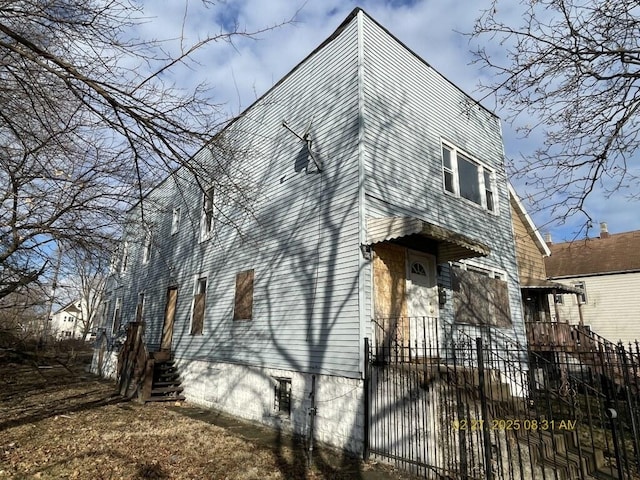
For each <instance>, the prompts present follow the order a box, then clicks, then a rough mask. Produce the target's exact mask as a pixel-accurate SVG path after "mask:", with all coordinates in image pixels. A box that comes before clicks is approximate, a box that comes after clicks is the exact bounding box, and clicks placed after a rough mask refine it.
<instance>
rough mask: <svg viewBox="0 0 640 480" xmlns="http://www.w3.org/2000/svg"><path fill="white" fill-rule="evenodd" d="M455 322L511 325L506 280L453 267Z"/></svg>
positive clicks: (495, 325) (496, 325)
mask: <svg viewBox="0 0 640 480" xmlns="http://www.w3.org/2000/svg"><path fill="white" fill-rule="evenodd" d="M451 281H452V288H453V308H454V312H455V313H454V315H455V321H456V323H468V324H472V325H488V326H494V327H509V326H511V310H510V308H509V292H508V289H507V282H505V281H504V280H501V279H499V278H493V277H492V276H491V275H489V274H485V273H480V272H473V271H467V270H462V269H459V268H453V269H451Z"/></svg>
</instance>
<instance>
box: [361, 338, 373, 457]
mask: <svg viewBox="0 0 640 480" xmlns="http://www.w3.org/2000/svg"><path fill="white" fill-rule="evenodd" d="M370 351H371V345H369V338H368V337H365V338H364V448H363V449H362V456H363V458H364V459H365V460H369V453H370V451H369V448H370V436H371V434H370V425H369V422H370V420H371V403H370V402H371V393H370V388H369V386H370V383H371V365H370V364H369V361H370V358H369V356H370V354H371V353H370Z"/></svg>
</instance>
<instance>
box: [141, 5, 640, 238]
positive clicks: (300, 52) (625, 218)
mask: <svg viewBox="0 0 640 480" xmlns="http://www.w3.org/2000/svg"><path fill="white" fill-rule="evenodd" d="M470 4H471V3H470V2H442V1H437V0H424V1H413V0H405V1H401V0H361V1H357V2H356V1H344V0H307V1H304V0H293V1H292V0H223V1H219V2H217V3H216V4H215V5H213V6H211V7H210V8H204V7H203V4H202V2H200V1H198V0H189V1H188V2H187V1H171V2H156V1H151V0H146V2H145V16H148V17H150V21H149V22H148V23H146V24H145V25H144V27H143V29H144V33H145V34H151V35H152V36H154V37H156V38H179V37H180V35H181V33H182V28H183V18H184V27H185V28H184V34H185V35H186V37H187V39H188V40H189V41H191V42H194V41H196V40H197V39H200V38H204V37H205V36H206V35H208V34H209V35H210V34H215V33H219V32H221V31H224V30H225V29H228V28H231V27H233V26H234V25H236V24H237V25H238V27H239V28H240V29H246V30H248V31H255V30H259V29H262V28H264V27H267V26H271V25H276V24H280V23H282V22H283V21H286V20H288V19H290V18H292V17H293V16H294V15H296V14H297V15H296V22H295V23H293V24H286V25H284V26H282V27H280V28H276V29H274V30H270V31H267V32H264V33H262V34H260V35H259V36H258V37H259V38H258V39H249V38H241V37H240V38H237V39H235V40H234V42H233V45H229V44H227V43H218V44H214V45H211V46H209V47H207V48H206V49H205V50H203V51H202V52H200V53H199V54H198V55H197V56H196V59H197V61H198V62H199V65H191V69H187V68H185V69H182V70H179V71H177V72H175V73H174V74H173V76H172V79H173V80H174V81H175V82H176V84H177V85H179V86H185V87H189V86H193V85H195V84H197V83H199V82H201V81H206V82H207V83H208V84H209V85H211V86H213V87H214V88H215V96H216V97H215V98H216V101H217V102H219V103H224V104H225V105H226V109H227V111H228V112H230V114H231V115H234V114H237V113H239V112H240V111H241V110H242V109H244V108H246V107H247V106H248V105H250V104H251V103H252V102H253V101H254V100H255V99H256V98H257V97H259V96H260V95H262V94H263V93H264V92H265V91H266V90H268V89H269V88H270V87H271V86H272V85H273V84H274V83H276V82H277V81H278V80H279V79H280V78H281V77H282V76H284V75H285V74H286V73H287V72H288V71H289V70H291V69H292V68H293V67H294V66H295V65H297V64H298V63H299V62H300V61H301V60H302V59H304V58H305V57H306V56H307V55H308V54H309V53H310V52H311V51H312V50H313V49H315V48H316V47H317V46H318V45H319V44H320V43H321V42H322V41H324V40H325V39H326V38H327V37H328V36H329V35H330V34H331V33H332V32H333V31H334V30H335V29H336V28H337V27H338V26H339V25H340V23H341V22H342V21H343V20H344V18H345V17H346V16H347V15H348V14H349V12H350V11H351V10H352V9H353V8H354V7H356V6H360V7H362V8H363V9H364V10H365V11H367V13H369V14H370V15H371V16H372V17H373V18H375V19H376V20H377V21H378V22H379V23H380V24H382V25H383V26H384V27H385V28H387V29H388V30H389V31H390V32H391V33H392V34H393V35H395V36H396V37H397V38H398V39H399V40H400V41H402V42H403V43H404V44H405V45H407V46H408V47H409V48H410V49H412V50H413V51H415V52H416V53H417V54H418V55H420V56H421V57H422V58H423V59H424V60H425V61H427V62H428V63H429V64H430V65H432V66H433V67H434V68H435V69H436V70H438V71H439V72H440V73H442V74H443V75H444V76H445V77H446V78H448V79H449V80H450V81H451V82H453V83H454V84H455V85H457V86H459V87H460V88H461V89H462V90H464V91H465V92H467V93H469V94H471V96H473V97H475V98H479V97H480V94H479V93H478V91H477V85H478V83H479V80H480V79H481V78H486V76H487V75H489V74H490V72H487V71H481V70H480V69H479V68H478V67H477V66H476V65H474V64H472V63H471V61H472V55H471V53H470V50H471V49H472V48H473V45H471V44H470V43H469V39H468V38H467V37H466V36H464V35H462V34H461V33H459V32H469V31H471V30H472V28H473V22H474V19H475V18H476V17H477V16H478V15H479V14H480V12H481V10H482V9H483V8H488V7H489V6H490V2H489V1H488V0H483V1H481V2H475V3H473V7H471V6H470ZM185 6H186V7H187V8H186V18H185ZM499 7H500V8H501V11H500V14H501V15H502V17H503V18H509V19H512V21H513V23H514V24H519V23H521V12H519V11H518V8H519V7H517V6H514V4H513V2H502V4H500V5H499ZM178 47H179V44H178V43H177V42H174V43H173V45H172V48H173V49H175V48H178ZM487 47H488V48H490V50H491V51H492V53H494V54H495V55H503V53H502V52H501V50H500V48H499V47H498V46H497V45H487ZM174 51H175V50H174ZM484 103H485V105H486V106H488V107H489V108H492V104H491V101H490V99H487V101H486V102H484ZM503 131H504V138H505V151H506V154H507V156H508V157H510V158H513V159H516V160H517V159H519V158H521V157H522V155H526V154H528V153H530V152H532V151H533V150H534V149H535V147H536V145H537V144H539V143H538V142H541V141H542V138H540V137H539V136H537V135H533V136H531V137H530V138H527V139H521V138H518V135H517V134H516V133H515V132H514V130H513V129H512V128H511V127H510V126H509V125H503ZM515 186H516V189H518V191H519V192H522V196H523V197H524V200H525V202H526V192H525V191H524V190H525V186H524V185H518V184H517V183H516V184H515ZM588 207H589V208H590V213H591V214H592V217H593V218H594V221H596V222H600V221H607V222H608V224H609V231H610V232H612V233H616V232H621V231H627V230H633V229H640V216H639V215H637V214H634V213H633V212H634V211H635V208H634V204H630V203H628V202H627V200H626V195H625V194H620V195H615V196H612V197H611V198H609V199H604V198H603V197H602V195H598V194H597V192H596V195H594V196H593V197H592V198H591V199H590V201H589V203H588ZM636 207H637V205H636ZM531 210H532V212H531V213H532V216H533V217H534V220H535V221H536V223H538V224H539V225H546V224H548V223H549V222H550V220H552V219H551V218H550V217H549V213H548V212H535V211H533V210H534V209H533V208H531ZM583 221H584V219H583V218H577V217H576V218H573V219H570V222H569V223H568V224H567V225H565V226H563V227H555V228H552V231H553V234H554V238H558V239H561V238H570V237H571V236H572V235H573V232H575V231H577V230H578V228H579V226H580V225H581V223H582V222H583ZM596 232H597V228H596Z"/></svg>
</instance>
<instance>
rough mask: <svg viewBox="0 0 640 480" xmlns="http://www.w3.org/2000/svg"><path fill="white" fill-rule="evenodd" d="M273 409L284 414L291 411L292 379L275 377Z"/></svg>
mask: <svg viewBox="0 0 640 480" xmlns="http://www.w3.org/2000/svg"><path fill="white" fill-rule="evenodd" d="M275 381H276V385H275V387H274V403H273V409H274V410H275V411H276V412H277V413H279V414H282V415H287V416H289V414H290V413H291V379H290V378H284V377H275Z"/></svg>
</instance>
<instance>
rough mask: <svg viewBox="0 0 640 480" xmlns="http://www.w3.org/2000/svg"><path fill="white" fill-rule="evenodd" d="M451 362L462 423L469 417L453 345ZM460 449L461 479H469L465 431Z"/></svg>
mask: <svg viewBox="0 0 640 480" xmlns="http://www.w3.org/2000/svg"><path fill="white" fill-rule="evenodd" d="M451 360H452V362H453V368H454V375H455V380H454V385H455V386H456V410H457V414H458V421H460V420H463V419H465V418H466V416H467V415H466V412H465V410H464V404H463V403H462V393H461V392H460V390H461V387H462V385H460V384H459V383H458V382H460V380H459V378H458V372H457V368H456V367H457V365H458V362H457V359H456V348H455V345H454V344H453V343H452V344H451ZM472 439H473V437H472ZM472 443H473V440H472ZM458 448H459V449H460V472H459V473H460V476H461V478H469V464H468V459H467V431H466V430H465V429H460V430H458Z"/></svg>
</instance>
